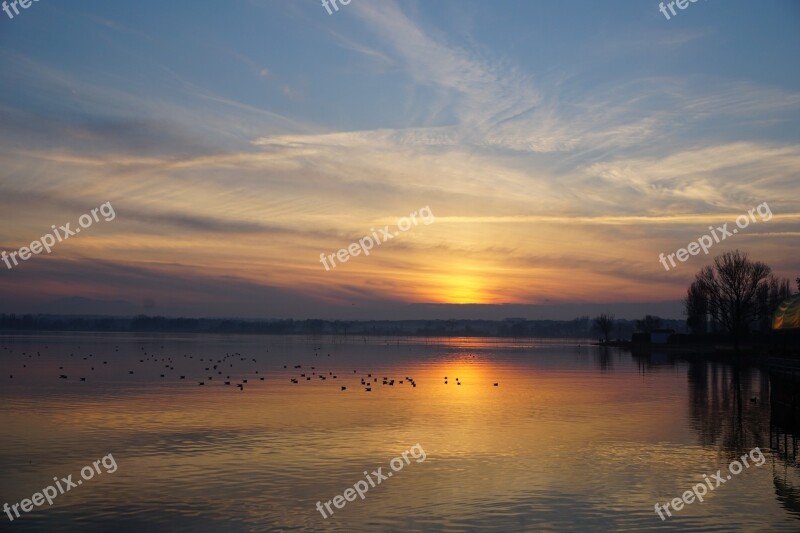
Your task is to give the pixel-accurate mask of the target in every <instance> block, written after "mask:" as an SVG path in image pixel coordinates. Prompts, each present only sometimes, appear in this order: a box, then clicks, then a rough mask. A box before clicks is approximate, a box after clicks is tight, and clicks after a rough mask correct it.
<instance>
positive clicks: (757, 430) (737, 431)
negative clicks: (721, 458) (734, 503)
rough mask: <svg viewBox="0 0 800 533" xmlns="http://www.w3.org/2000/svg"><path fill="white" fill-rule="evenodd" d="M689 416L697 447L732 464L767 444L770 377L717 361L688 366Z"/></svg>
mask: <svg viewBox="0 0 800 533" xmlns="http://www.w3.org/2000/svg"><path fill="white" fill-rule="evenodd" d="M687 377H688V380H689V415H690V423H691V424H692V427H693V428H694V429H695V430H696V431H697V434H698V437H699V439H700V444H701V445H703V446H709V447H712V446H716V447H719V448H720V451H721V452H722V453H723V454H724V455H725V456H726V457H727V458H728V459H729V460H730V461H733V460H734V459H736V458H737V457H740V456H741V455H742V454H744V453H746V452H749V451H750V450H752V449H753V448H755V447H760V446H763V445H764V444H765V443H766V442H767V435H768V431H769V426H768V421H769V376H768V375H767V374H766V372H762V371H761V370H758V369H755V368H752V367H747V366H742V365H734V364H729V363H721V362H717V361H704V360H693V361H690V362H689V369H688V374H687Z"/></svg>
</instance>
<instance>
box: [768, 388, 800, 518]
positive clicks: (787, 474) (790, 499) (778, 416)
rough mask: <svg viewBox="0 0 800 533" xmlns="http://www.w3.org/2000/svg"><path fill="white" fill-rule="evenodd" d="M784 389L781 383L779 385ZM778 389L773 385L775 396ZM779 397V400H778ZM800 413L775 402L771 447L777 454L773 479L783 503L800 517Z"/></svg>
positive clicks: (771, 422)
mask: <svg viewBox="0 0 800 533" xmlns="http://www.w3.org/2000/svg"><path fill="white" fill-rule="evenodd" d="M776 388H778V389H780V385H778V387H776ZM774 394H775V388H773V395H774ZM776 400H779V399H776ZM798 435H800V415H798V412H797V411H795V410H792V409H790V408H787V407H786V406H785V405H783V404H782V403H781V402H780V401H773V402H772V409H771V416H770V425H769V446H770V448H771V449H772V455H773V457H775V458H777V459H779V460H778V461H773V464H772V479H773V483H774V485H775V494H776V495H777V497H778V501H780V502H781V505H782V506H783V507H784V508H785V509H786V510H788V511H790V512H791V513H792V514H794V515H795V516H796V517H798V518H800V463H798V449H797V445H798Z"/></svg>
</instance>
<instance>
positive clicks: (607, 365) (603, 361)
mask: <svg viewBox="0 0 800 533" xmlns="http://www.w3.org/2000/svg"><path fill="white" fill-rule="evenodd" d="M597 364H598V366H599V367H600V372H603V373H606V372H611V370H613V361H612V360H611V351H610V350H609V349H608V346H601V347H600V352H599V354H598V355H597Z"/></svg>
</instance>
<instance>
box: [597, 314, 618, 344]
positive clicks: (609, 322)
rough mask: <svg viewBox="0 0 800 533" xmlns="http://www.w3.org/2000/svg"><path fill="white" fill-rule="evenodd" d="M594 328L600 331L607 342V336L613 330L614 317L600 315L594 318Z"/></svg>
mask: <svg viewBox="0 0 800 533" xmlns="http://www.w3.org/2000/svg"><path fill="white" fill-rule="evenodd" d="M594 327H595V328H597V329H598V330H600V332H601V333H602V334H603V337H604V338H605V340H606V342H608V336H609V334H610V333H611V330H612V329H613V328H614V315H610V314H606V313H601V314H600V315H598V316H596V317H595V318H594Z"/></svg>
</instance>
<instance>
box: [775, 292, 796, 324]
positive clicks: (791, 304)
mask: <svg viewBox="0 0 800 533" xmlns="http://www.w3.org/2000/svg"><path fill="white" fill-rule="evenodd" d="M797 328H800V294H795V295H794V296H792V297H791V298H788V299H786V300H784V301H783V302H782V303H781V305H779V306H778V308H777V309H776V310H775V313H774V314H773V315H772V329H797Z"/></svg>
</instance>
